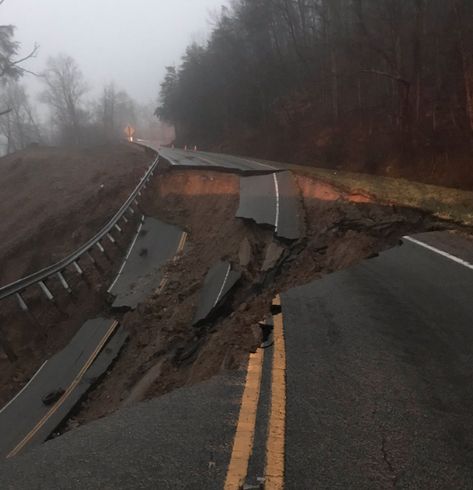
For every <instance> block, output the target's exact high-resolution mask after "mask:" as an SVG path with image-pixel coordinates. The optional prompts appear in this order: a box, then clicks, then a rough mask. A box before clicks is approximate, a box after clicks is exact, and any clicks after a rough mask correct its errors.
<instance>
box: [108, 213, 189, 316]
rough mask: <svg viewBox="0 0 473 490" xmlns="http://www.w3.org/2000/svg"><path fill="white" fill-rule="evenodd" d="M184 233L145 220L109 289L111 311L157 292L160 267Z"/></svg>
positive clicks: (176, 250) (175, 249) (180, 244)
mask: <svg viewBox="0 0 473 490" xmlns="http://www.w3.org/2000/svg"><path fill="white" fill-rule="evenodd" d="M184 236H185V234H184V232H183V231H182V230H180V229H179V228H177V227H176V226H173V225H169V224H166V223H163V222H162V221H159V220H157V219H154V218H146V219H145V220H144V222H143V225H142V226H141V227H140V228H139V230H138V233H137V235H136V240H135V241H133V243H132V245H131V247H130V250H129V252H128V255H127V257H126V259H125V261H124V262H123V266H122V268H121V270H120V272H119V273H118V275H117V278H116V280H115V281H114V282H113V284H112V286H111V287H110V288H109V293H110V294H112V295H113V296H115V300H114V302H113V307H114V308H123V307H126V308H131V309H133V308H136V306H137V305H138V304H139V303H141V302H142V301H144V300H145V299H146V298H148V297H149V296H150V295H151V294H152V292H153V290H155V289H157V288H158V286H159V284H160V281H161V280H162V274H161V272H160V268H161V267H162V266H163V265H164V264H165V263H166V262H167V261H168V260H169V259H170V258H172V257H173V256H174V255H175V254H176V253H177V252H179V251H180V250H179V249H180V247H182V244H183V237H184Z"/></svg>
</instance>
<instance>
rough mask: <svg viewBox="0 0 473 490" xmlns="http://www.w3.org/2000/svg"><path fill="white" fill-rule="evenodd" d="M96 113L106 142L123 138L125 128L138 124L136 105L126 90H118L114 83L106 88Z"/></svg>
mask: <svg viewBox="0 0 473 490" xmlns="http://www.w3.org/2000/svg"><path fill="white" fill-rule="evenodd" d="M95 112H96V120H97V123H98V125H99V127H100V130H101V132H102V135H103V137H104V138H105V139H106V140H113V139H117V138H121V137H123V130H124V129H125V127H126V126H127V125H129V124H131V125H136V122H137V110H136V103H135V102H134V101H133V99H132V98H131V97H130V96H129V95H128V94H127V93H126V92H125V91H124V90H117V88H116V87H115V84H114V83H113V82H112V83H110V84H108V85H107V86H106V87H104V90H103V93H102V96H101V97H100V99H99V101H98V104H97V106H96V109H95Z"/></svg>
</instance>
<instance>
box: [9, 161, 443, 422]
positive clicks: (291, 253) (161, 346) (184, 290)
mask: <svg viewBox="0 0 473 490" xmlns="http://www.w3.org/2000/svg"><path fill="white" fill-rule="evenodd" d="M297 182H298V185H299V187H300V191H301V201H302V203H303V223H302V225H303V229H304V230H305V236H304V238H303V239H302V240H300V241H298V242H295V243H292V244H288V243H275V241H274V240H275V239H274V238H273V233H272V230H270V229H265V228H262V227H259V226H257V225H256V224H254V223H251V222H246V221H243V220H238V219H236V218H235V213H236V210H237V208H238V204H239V178H238V177H237V176H234V175H231V174H228V173H217V172H207V171H206V172H205V174H204V173H199V172H198V171H194V170H174V169H172V170H171V169H169V168H166V167H165V166H160V170H159V172H158V173H157V175H156V176H155V178H154V180H153V183H152V185H150V186H149V187H148V189H147V191H146V194H145V196H144V200H143V201H142V204H141V207H142V211H143V212H144V213H146V214H147V215H149V216H152V217H156V218H159V219H161V220H163V221H165V222H168V223H171V224H176V225H178V226H180V227H181V228H183V229H184V230H186V231H187V232H188V234H189V236H188V241H187V245H186V247H185V249H184V251H183V252H182V253H181V254H180V256H178V257H176V258H175V260H173V261H171V262H170V263H168V264H167V265H166V266H165V268H164V273H165V277H166V279H167V281H166V283H165V286H164V287H162V288H160V289H159V290H157V291H155V293H154V294H153V296H152V297H151V298H149V300H147V301H146V302H145V303H143V304H141V305H139V306H138V308H137V310H136V311H132V312H128V313H125V314H123V315H122V316H120V317H119V319H120V320H121V322H122V324H123V325H124V327H125V328H126V329H127V330H128V332H129V341H128V343H127V345H126V346H125V348H124V349H123V351H122V353H121V355H120V356H119V358H118V359H117V360H116V362H115V363H114V365H113V367H112V368H111V369H110V370H109V372H108V373H107V375H106V376H105V377H104V378H103V380H102V382H101V383H100V384H99V385H97V387H96V388H95V389H94V390H93V391H92V392H90V393H89V395H88V397H87V398H86V399H85V400H84V401H83V403H82V404H81V405H80V406H79V407H77V409H76V411H75V413H74V415H73V417H72V418H71V419H70V420H69V422H68V424H67V425H66V427H65V428H64V429H65V430H67V429H68V428H72V427H76V426H77V425H79V424H84V423H87V422H89V421H91V420H94V419H97V418H99V417H103V416H106V415H108V414H110V413H112V412H113V411H115V410H116V409H118V408H120V407H122V406H124V405H128V404H131V403H135V402H137V401H140V400H142V399H145V398H151V397H155V396H159V395H161V394H164V393H166V392H169V391H171V390H174V389H176V388H178V387H180V386H183V385H187V384H192V383H196V382H199V381H202V380H205V379H208V378H209V377H211V376H213V375H215V374H217V373H219V372H221V371H222V370H227V369H230V370H231V369H237V368H238V367H240V365H241V364H242V362H244V361H245V360H246V358H247V356H248V353H249V352H252V351H254V350H255V349H256V348H257V346H258V345H259V344H260V343H261V341H262V335H263V331H262V329H261V327H260V325H259V323H260V322H261V321H262V320H263V319H264V318H265V317H266V316H267V315H268V314H269V313H270V308H271V302H272V299H273V297H274V296H275V295H276V294H277V293H280V292H283V291H286V290H287V289H290V288H292V287H294V286H297V285H301V284H304V283H307V282H309V281H311V280H313V279H315V278H318V277H321V276H323V275H324V274H328V273H331V272H333V271H336V270H340V269H343V268H345V267H349V266H351V265H353V264H355V263H356V262H359V261H360V260H362V259H365V258H368V257H371V256H373V255H374V254H377V253H379V252H380V251H382V250H385V249H387V248H390V247H393V246H396V245H397V243H398V241H399V238H400V237H401V236H403V235H404V234H407V233H413V232H421V231H427V230H432V229H437V228H438V227H442V226H443V224H442V223H439V222H437V221H435V220H432V219H431V218H430V217H429V216H428V215H426V214H423V213H419V212H417V211H412V210H409V209H399V208H394V207H389V206H380V205H377V204H375V203H372V202H369V199H368V198H367V197H366V196H360V195H357V194H353V195H346V194H343V193H340V192H338V191H337V190H336V189H334V188H331V187H330V186H327V185H326V184H321V183H319V182H315V181H311V180H310V179H307V178H305V177H304V178H297ZM134 226H135V225H132V224H131V223H130V225H129V230H128V231H127V233H126V234H125V236H123V238H122V240H121V242H120V248H118V247H117V248H110V249H108V254H109V259H107V258H105V257H102V256H99V255H98V256H97V259H98V260H99V264H100V270H99V269H97V268H95V267H94V266H93V265H92V264H88V265H87V264H84V268H85V272H86V278H87V281H83V280H82V279H80V278H79V277H77V276H74V275H73V274H72V273H71V274H69V277H68V279H69V280H70V281H71V283H72V286H73V290H74V291H75V295H74V297H68V295H67V293H66V292H65V291H61V288H60V285H58V284H52V285H51V288H52V289H53V292H54V293H55V294H57V295H58V300H57V305H58V308H57V307H54V306H52V305H50V304H47V302H46V300H45V299H44V298H41V295H40V294H39V292H38V291H30V292H28V296H27V299H28V301H29V303H30V304H31V305H32V311H33V312H34V314H35V316H36V318H35V319H34V320H32V319H31V318H27V317H25V315H22V314H21V313H19V312H18V308H17V307H16V305H14V304H10V305H9V306H8V308H10V309H7V310H3V311H2V312H1V313H0V321H2V322H3V323H2V325H7V328H6V333H7V336H8V339H9V341H10V342H11V343H12V345H13V346H14V348H15V350H16V351H17V354H18V357H19V360H18V361H17V362H15V363H13V364H11V363H9V362H8V361H7V360H6V359H0V405H1V404H3V403H4V402H6V401H7V400H8V398H9V397H11V396H12V395H13V394H14V393H15V392H16V391H18V390H19V389H20V388H21V386H22V385H23V384H24V383H25V382H26V381H27V379H28V378H29V377H30V376H31V375H32V374H33V372H34V371H35V369H37V367H39V365H40V364H41V362H42V361H43V360H44V359H45V358H47V357H49V356H50V355H52V354H53V353H54V352H56V351H57V350H59V349H60V348H62V347H63V346H64V345H65V344H66V343H67V342H68V340H69V339H70V338H71V337H72V336H73V335H74V333H75V332H76V331H77V329H78V328H79V327H80V325H81V324H82V323H83V322H84V321H85V320H87V319H89V318H91V317H94V316H96V315H98V314H101V315H104V314H105V315H106V314H110V315H111V314H112V313H111V312H110V311H109V304H110V301H109V298H107V295H106V289H107V287H108V286H109V284H110V282H111V281H112V278H113V275H114V273H115V272H116V270H117V269H118V267H119V265H120V261H121V257H123V252H124V250H125V249H126V247H127V244H128V241H129V240H130V238H131V235H132V233H133V230H134V229H135V228H134ZM276 251H277V253H276ZM269 259H270V260H269ZM217 260H226V261H229V262H231V263H232V266H233V268H234V269H236V270H239V271H240V272H241V273H242V280H241V281H240V282H239V283H238V286H237V287H236V288H235V290H234V291H233V292H232V294H231V295H230V296H229V297H228V300H227V301H226V302H225V303H224V305H223V306H222V307H221V308H220V309H219V310H218V311H217V312H216V314H215V315H214V316H213V317H212V319H211V320H210V321H208V322H207V323H205V324H203V325H201V326H199V327H198V328H196V327H192V319H193V317H194V314H195V311H196V307H197V301H198V295H199V291H200V288H201V286H202V283H203V280H204V278H205V275H206V273H207V271H208V269H209V268H210V267H211V266H212V265H213V264H214V263H215V262H216V261H217ZM268 264H269V265H268ZM115 316H116V315H115Z"/></svg>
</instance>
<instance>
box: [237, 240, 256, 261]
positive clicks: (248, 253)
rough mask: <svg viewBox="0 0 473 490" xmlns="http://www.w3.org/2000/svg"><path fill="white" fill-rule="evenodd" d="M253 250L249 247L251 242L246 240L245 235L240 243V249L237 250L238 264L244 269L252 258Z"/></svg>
mask: <svg viewBox="0 0 473 490" xmlns="http://www.w3.org/2000/svg"><path fill="white" fill-rule="evenodd" d="M252 257H253V252H252V248H251V243H250V241H249V240H248V237H245V238H244V239H243V240H242V241H241V244H240V250H239V252H238V260H239V262H240V266H241V267H243V268H244V269H246V268H247V267H248V266H249V265H250V263H251V260H252Z"/></svg>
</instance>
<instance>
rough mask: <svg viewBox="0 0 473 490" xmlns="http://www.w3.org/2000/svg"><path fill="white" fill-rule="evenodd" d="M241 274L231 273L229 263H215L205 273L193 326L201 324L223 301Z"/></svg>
mask: <svg viewBox="0 0 473 490" xmlns="http://www.w3.org/2000/svg"><path fill="white" fill-rule="evenodd" d="M240 277H241V274H240V273H239V272H236V271H232V266H231V264H230V263H229V262H225V261H219V262H217V263H216V264H215V265H214V266H213V267H211V269H210V270H209V272H208V273H207V275H206V277H205V280H204V284H203V286H202V291H201V293H200V296H199V304H198V306H197V311H196V314H195V316H194V321H193V324H194V325H197V324H198V323H200V322H202V321H203V320H205V319H206V318H208V317H209V315H210V314H211V313H212V312H213V311H214V310H215V309H216V308H217V307H218V306H219V305H220V304H221V303H222V301H224V299H225V297H226V296H227V294H228V293H229V292H230V291H231V289H232V288H233V286H235V284H236V283H237V282H238V280H239V279H240Z"/></svg>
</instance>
